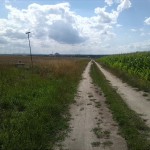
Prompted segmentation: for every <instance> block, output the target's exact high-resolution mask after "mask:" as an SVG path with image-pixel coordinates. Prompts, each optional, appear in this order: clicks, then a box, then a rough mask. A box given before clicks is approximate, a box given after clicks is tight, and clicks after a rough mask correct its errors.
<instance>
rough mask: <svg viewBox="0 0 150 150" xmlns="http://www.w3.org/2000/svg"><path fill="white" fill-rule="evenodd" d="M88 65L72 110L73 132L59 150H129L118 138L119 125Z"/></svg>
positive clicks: (71, 122) (119, 137)
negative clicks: (94, 82)
mask: <svg viewBox="0 0 150 150" xmlns="http://www.w3.org/2000/svg"><path fill="white" fill-rule="evenodd" d="M91 63H92V62H89V64H88V66H87V67H86V69H85V71H84V73H83V76H82V77H83V79H82V80H81V82H80V84H79V87H78V93H77V95H76V97H75V103H74V104H72V105H71V107H70V114H71V118H72V119H71V120H70V127H71V132H70V133H69V136H68V137H67V138H66V139H65V141H64V142H62V143H61V144H60V146H59V147H57V148H55V149H57V150H62V149H63V150H103V149H105V150H127V145H126V142H125V140H124V139H123V138H122V137H121V136H120V135H119V134H118V132H119V131H118V126H117V123H116V122H114V121H113V119H112V114H111V112H110V111H109V109H108V108H107V106H106V104H105V97H104V96H103V93H102V92H101V90H100V89H99V88H97V87H96V86H95V85H94V84H93V83H92V79H91V77H90V75H89V71H90V67H91Z"/></svg>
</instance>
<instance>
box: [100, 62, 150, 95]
mask: <svg viewBox="0 0 150 150" xmlns="http://www.w3.org/2000/svg"><path fill="white" fill-rule="evenodd" d="M98 63H100V64H101V65H102V66H103V67H104V68H105V69H106V70H109V71H110V72H111V73H112V74H114V75H115V76H117V77H119V78H120V79H122V80H123V81H124V82H126V83H128V84H129V85H131V86H132V87H135V88H138V89H139V90H142V91H145V92H150V82H149V81H145V80H143V79H140V78H138V77H136V76H135V75H129V74H128V73H127V72H125V71H122V70H120V69H118V68H113V67H110V66H108V65H106V64H105V63H103V62H101V61H100V60H98Z"/></svg>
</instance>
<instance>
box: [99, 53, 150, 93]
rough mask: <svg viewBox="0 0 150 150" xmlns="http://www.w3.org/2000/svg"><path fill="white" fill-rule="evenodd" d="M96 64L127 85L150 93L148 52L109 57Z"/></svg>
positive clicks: (149, 57)
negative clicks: (99, 64)
mask: <svg viewBox="0 0 150 150" xmlns="http://www.w3.org/2000/svg"><path fill="white" fill-rule="evenodd" d="M98 62H100V63H101V64H102V65H103V66H104V67H106V68H108V69H109V70H111V71H112V73H114V74H115V75H117V76H119V77H121V78H122V79H123V80H125V81H126V82H128V83H129V84H131V85H133V86H136V87H138V88H139V89H141V90H145V91H150V52H138V53H132V54H121V55H111V56H107V57H103V58H100V59H98Z"/></svg>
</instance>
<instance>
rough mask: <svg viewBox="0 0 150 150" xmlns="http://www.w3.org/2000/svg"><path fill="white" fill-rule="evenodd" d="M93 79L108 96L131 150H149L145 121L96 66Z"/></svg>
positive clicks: (94, 66)
mask: <svg viewBox="0 0 150 150" xmlns="http://www.w3.org/2000/svg"><path fill="white" fill-rule="evenodd" d="M91 77H92V78H93V82H94V83H95V84H96V85H98V86H99V87H100V88H101V89H102V91H103V92H104V94H105V96H106V103H107V104H108V106H109V108H110V110H111V111H112V114H113V117H114V119H115V120H116V121H117V122H118V125H119V127H120V134H121V135H122V136H123V137H124V138H125V139H126V141H127V145H128V149H130V150H148V149H149V148H150V139H149V137H150V134H149V133H150V129H149V128H148V127H147V126H146V125H145V123H144V121H143V120H142V119H141V118H140V117H139V116H138V115H137V114H136V113H135V112H134V111H132V110H130V109H129V108H128V106H127V105H126V104H125V103H124V101H123V100H122V98H121V97H120V95H119V94H117V92H116V90H115V89H114V88H113V87H111V85H110V84H109V82H108V81H107V80H106V78H105V77H104V75H103V74H102V73H101V71H100V70H99V69H98V67H97V66H96V64H95V63H94V64H92V68H91Z"/></svg>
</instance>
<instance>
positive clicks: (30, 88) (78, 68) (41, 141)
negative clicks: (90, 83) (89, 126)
mask: <svg viewBox="0 0 150 150" xmlns="http://www.w3.org/2000/svg"><path fill="white" fill-rule="evenodd" d="M86 63H87V61H86V60H75V59H74V60H71V59H68V60H64V59H61V60H49V59H46V60H45V59H41V58H39V59H38V61H35V62H34V68H33V72H32V71H31V70H30V69H29V68H16V67H14V66H13V65H10V64H9V65H6V64H5V65H0V149H2V150H44V149H52V147H53V145H54V143H55V142H56V141H58V140H60V139H62V138H63V135H64V131H65V130H66V129H67V128H68V122H67V121H68V119H69V116H68V105H69V104H70V103H71V102H72V101H73V98H74V93H75V91H76V87H77V83H78V82H79V80H80V78H81V73H82V71H83V69H84V67H85V65H86Z"/></svg>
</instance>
